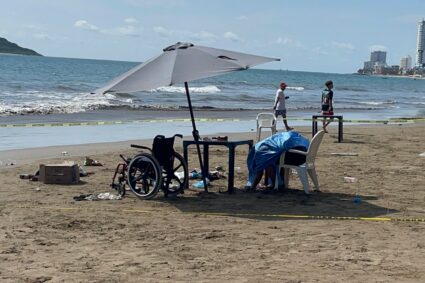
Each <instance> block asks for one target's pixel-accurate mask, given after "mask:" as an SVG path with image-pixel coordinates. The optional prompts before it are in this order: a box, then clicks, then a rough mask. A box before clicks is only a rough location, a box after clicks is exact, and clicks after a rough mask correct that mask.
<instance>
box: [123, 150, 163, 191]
mask: <svg viewBox="0 0 425 283" xmlns="http://www.w3.org/2000/svg"><path fill="white" fill-rule="evenodd" d="M127 176H128V177H127V181H128V185H129V187H130V190H131V191H132V192H133V193H134V194H135V195H136V196H138V197H140V198H142V199H150V198H153V197H154V196H155V195H156V194H157V193H158V191H159V189H160V188H161V186H162V170H161V166H160V165H159V163H158V161H157V160H156V158H155V157H153V156H152V155H150V154H146V153H142V154H139V155H137V156H136V157H134V158H133V159H132V160H131V162H130V164H129V165H128V171H127Z"/></svg>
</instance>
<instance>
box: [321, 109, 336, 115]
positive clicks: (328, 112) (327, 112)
mask: <svg viewBox="0 0 425 283" xmlns="http://www.w3.org/2000/svg"><path fill="white" fill-rule="evenodd" d="M333 114H334V111H333V110H329V111H322V115H333Z"/></svg>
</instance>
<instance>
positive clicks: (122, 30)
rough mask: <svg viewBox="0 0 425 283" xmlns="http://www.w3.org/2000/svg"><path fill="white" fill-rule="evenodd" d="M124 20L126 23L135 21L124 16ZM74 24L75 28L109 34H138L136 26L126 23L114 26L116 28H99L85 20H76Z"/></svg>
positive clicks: (135, 21)
mask: <svg viewBox="0 0 425 283" xmlns="http://www.w3.org/2000/svg"><path fill="white" fill-rule="evenodd" d="M124 22H126V23H127V24H128V23H137V20H136V19H133V18H126V19H125V20H124ZM74 26H75V27H76V28H80V29H84V30H89V31H94V32H99V33H103V34H109V35H118V36H139V35H140V34H139V31H138V28H137V27H135V26H134V25H132V24H128V25H126V26H121V27H116V28H110V29H101V28H99V27H97V26H95V25H92V24H90V23H89V22H87V21H86V20H78V21H76V22H75V23H74Z"/></svg>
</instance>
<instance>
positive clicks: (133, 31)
mask: <svg viewBox="0 0 425 283" xmlns="http://www.w3.org/2000/svg"><path fill="white" fill-rule="evenodd" d="M102 33H106V34H112V35H123V36H139V35H140V34H139V32H138V30H137V28H136V27H134V26H132V25H128V26H124V27H117V28H113V29H108V30H102Z"/></svg>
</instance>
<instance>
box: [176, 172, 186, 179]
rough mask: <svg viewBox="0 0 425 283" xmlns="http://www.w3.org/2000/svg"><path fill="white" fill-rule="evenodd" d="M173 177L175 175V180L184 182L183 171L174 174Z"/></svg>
mask: <svg viewBox="0 0 425 283" xmlns="http://www.w3.org/2000/svg"><path fill="white" fill-rule="evenodd" d="M175 175H176V177H177V178H179V180H180V181H183V180H184V175H185V174H184V172H183V171H182V172H176V173H175Z"/></svg>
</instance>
